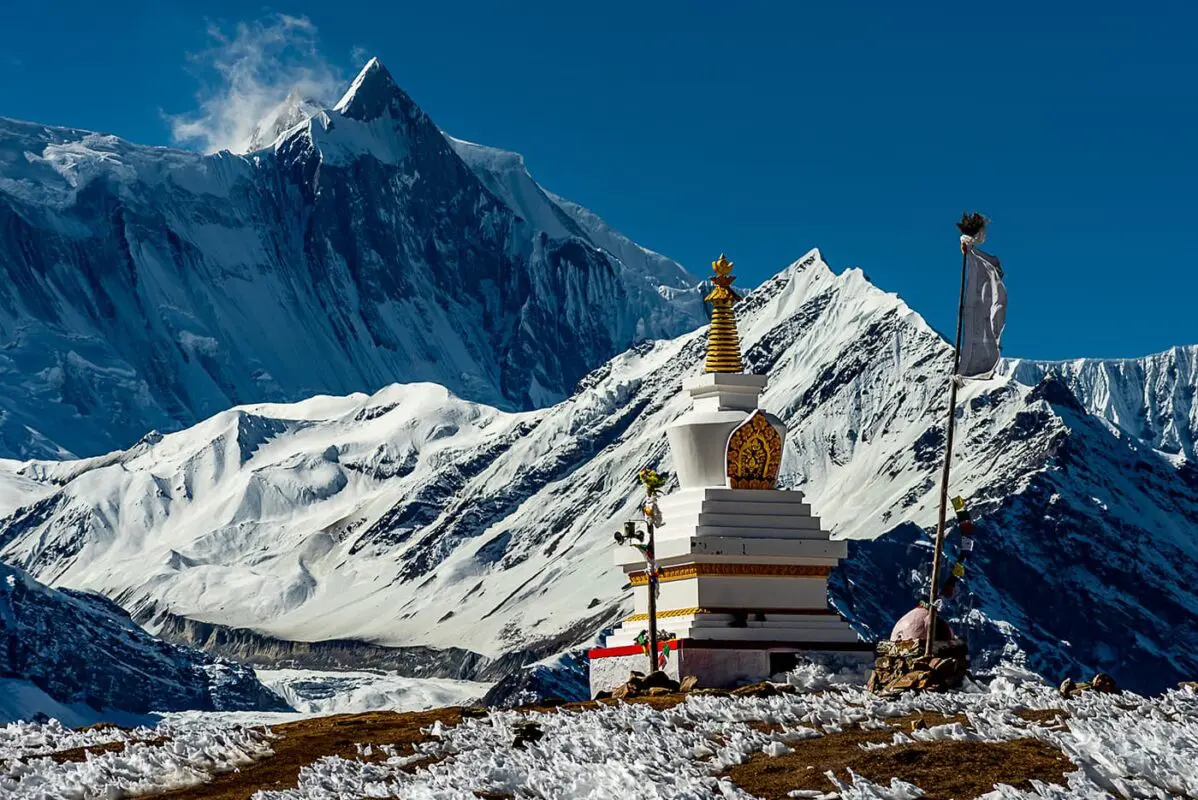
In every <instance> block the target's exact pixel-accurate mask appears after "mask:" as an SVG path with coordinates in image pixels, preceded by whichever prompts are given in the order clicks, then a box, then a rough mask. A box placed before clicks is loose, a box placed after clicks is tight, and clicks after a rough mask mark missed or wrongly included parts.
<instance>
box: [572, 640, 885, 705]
mask: <svg viewBox="0 0 1198 800" xmlns="http://www.w3.org/2000/svg"><path fill="white" fill-rule="evenodd" d="M670 647H671V652H670V653H669V655H668V656H667V657H666V665H665V667H664V668H663V671H664V672H665V673H666V674H667V675H669V676H670V677H671V678H673V679H674V680H676V681H679V682H681V681H682V679H683V678H685V677H686V676H688V675H693V676H695V678H697V679H698V681H699V683H698V686H699V687H700V688H705V689H731V688H734V687H736V686H740V685H742V684H746V683H756V682H757V681H762V680H768V679H769V678H772V677H774V676H778V675H779V674H780V673H785V672H788V671H790V670H792V669H794V668H795V666H796V665H798V664H800V663H803V662H804V661H805V660H807V659H817V660H819V661H820V662H822V663H824V664H826V665H828V666H829V667H830V668H832V669H833V670H838V669H841V668H846V667H847V668H850V669H853V670H861V671H864V670H866V669H868V667H869V666H870V665H872V664H873V657H874V648H873V645H871V644H869V643H867V642H859V641H852V642H804V643H801V644H795V643H788V642H765V641H762V642H753V643H751V644H740V643H737V642H729V641H711V640H702V639H679V640H676V641H672V642H670ZM589 655H590V666H591V697H595V696H597V695H598V694H599V693H600V692H611V691H614V690H615V688H616V687H618V686H620V685H621V684H623V683H625V682H627V681H628V676H629V674H630V673H631V672H634V671H635V672H640V673H647V672H648V671H649V657H648V656H647V655H646V654H645V652H644V651H643V650H642V649H641V648H640V647H639V646H638V645H635V644H634V645H629V646H623V647H600V648H596V649H594V650H591V651H590V654H589Z"/></svg>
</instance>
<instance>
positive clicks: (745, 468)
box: [727, 411, 782, 489]
mask: <svg viewBox="0 0 1198 800" xmlns="http://www.w3.org/2000/svg"><path fill="white" fill-rule="evenodd" d="M727 463H728V484H729V486H731V487H732V488H733V489H773V488H774V486H775V485H776V484H777V482H778V469H779V468H780V467H781V466H782V435H781V434H779V433H778V431H777V430H776V429H775V428H774V426H773V425H771V424H770V423H769V420H767V419H766V418H765V414H763V413H761V411H754V412H753V415H752V416H751V417H749V418H748V419H747V420H745V421H744V422H743V423H741V425H740V427H738V428H737V429H736V430H734V431H732V435H731V436H729V437H728V461H727Z"/></svg>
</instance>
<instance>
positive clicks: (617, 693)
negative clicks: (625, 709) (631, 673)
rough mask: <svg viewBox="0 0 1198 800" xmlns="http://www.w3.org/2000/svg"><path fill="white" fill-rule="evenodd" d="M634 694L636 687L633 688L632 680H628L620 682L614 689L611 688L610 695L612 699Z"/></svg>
mask: <svg viewBox="0 0 1198 800" xmlns="http://www.w3.org/2000/svg"><path fill="white" fill-rule="evenodd" d="M635 694H636V689H634V688H633V687H632V681H629V682H628V683H622V684H620V685H619V686H617V687H616V688H615V689H613V690H612V693H611V697H612V699H613V700H623V699H624V698H625V697H628V696H629V695H635Z"/></svg>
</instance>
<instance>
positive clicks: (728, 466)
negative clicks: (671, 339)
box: [590, 256, 873, 695]
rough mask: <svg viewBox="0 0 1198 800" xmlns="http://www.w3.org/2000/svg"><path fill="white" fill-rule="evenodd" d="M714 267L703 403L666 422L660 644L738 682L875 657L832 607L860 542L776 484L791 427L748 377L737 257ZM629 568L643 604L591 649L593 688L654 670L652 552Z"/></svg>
mask: <svg viewBox="0 0 1198 800" xmlns="http://www.w3.org/2000/svg"><path fill="white" fill-rule="evenodd" d="M712 267H713V268H714V269H715V272H716V277H715V278H714V283H715V284H716V288H715V289H714V290H713V291H712V292H711V294H709V295H708V297H707V300H708V301H709V302H711V303H712V306H713V313H712V322H711V328H710V331H709V333H708V344H707V360H706V363H705V369H704V373H703V374H702V375H698V376H696V377H693V378H687V379H685V380H684V381H683V384H682V388H683V390H684V391H686V392H689V393H690V395H691V398H692V400H693V407H692V409H691V410H690V411H689V412H687V413H686V414H684V415H683V416H682V417H681V418H680V419H678V421H676V422H675V423H674V424H673V425H671V426H670V427H669V429H668V430H667V436H668V438H669V443H670V450H671V452H672V454H673V457H674V468H675V470H676V473H677V476H678V483H679V489H678V491H676V492H674V493H673V494H669V495H664V496H661V497H660V498H658V509H659V510H660V513H661V519H660V522H659V523H658V524H657V526H656V530H655V539H656V547H655V556H656V563H657V566H658V581H659V583H660V594H659V595H658V597H657V603H656V606H657V615H656V616H657V627H658V630H659V640H660V639H661V638H662V636H663V634H664V636H665V637H666V638H669V637H670V636H671V635H672V636H673V637H674V638H672V639H669V644H670V650H671V652H670V653H669V654H668V655H667V658H666V666H665V670H666V672H667V673H669V674H670V675H671V676H672V677H673V678H675V679H676V680H679V679H681V678H682V677H683V676H686V675H694V676H695V677H696V678H698V680H699V685H700V686H703V687H726V686H731V685H734V684H737V683H742V682H746V681H755V680H764V679H766V678H768V677H770V676H771V675H774V674H776V673H778V672H784V671H786V670H787V669H789V668H790V667H791V666H793V664H794V663H795V660H796V655H797V654H799V653H811V652H823V653H840V654H844V655H847V656H850V658H853V659H855V660H856V659H861V660H864V661H868V660H869V659H871V658H872V652H873V650H872V647H871V646H870V645H869V644H868V643H865V642H860V641H859V640H858V638H857V635H856V634H855V633H854V632H853V630H852V629H851V628H850V627H849V625H848V624H847V623H846V622H845V621H844V620H843V619H841V618H840V616H839V615H838V614H837V613H836V612H835V611H834V610H833V609H830V608H829V607H828V602H827V590H828V574H829V572H830V571H831V569H832V568H833V567H834V566H836V564H837V562H839V561H840V559H842V558H844V557H845V555H846V554H847V546H846V544H845V542H843V541H836V542H833V541H829V538H828V533H827V531H824V530H822V529H821V528H820V521H819V518H818V517H814V516H812V514H811V507H810V506H809V505H808V504H807V503H805V502H803V494H802V492H799V491H795V490H780V489H777V488H776V484H777V479H778V470H779V467H780V466H781V461H782V450H783V447H784V444H785V440H786V426H785V424H783V422H782V421H781V420H780V419H778V418H777V417H776V416H774V415H773V414H771V413H769V412H768V411H766V410H764V409H762V408H760V405H759V401H760V398H761V393H762V392H763V391H764V390H765V386H766V377H765V376H764V375H746V374H744V373H743V367H742V359H741V355H740V343H739V338H738V336H737V332H736V322H735V318H734V317H733V314H732V303H733V302H735V301H736V300H738V299H739V298H738V297H737V295H736V294H735V293H734V292H733V291H732V290H731V288H730V284H731V283H732V280H733V278H732V276H731V274H730V273H731V270H732V264H731V263H730V262H728V261H727V260H726V259H725V258H724V257H723V256H720V260H719V261H716V262H714V263H713V264H712ZM616 563H617V564H618V565H619V566H621V567H622V568H623V569H624V572H625V574H626V575H627V576H628V581H629V582H630V583H631V584H632V586H633V588H634V592H635V601H634V602H635V607H634V610H633V614H632V615H631V616H629V617H628V618H626V619H625V620H624V621H623V623H622V624H621V625H620V626H619V627H617V628H616V630H615V631H614V632H613V633H612V635H611V636H609V637H607V640H606V642H605V645H604V647H601V648H597V649H595V650H592V651H591V653H590V656H591V694H592V695H595V694H598V693H599V692H601V691H610V690H611V689H613V688H615V687H616V686H618V685H620V684H622V683H624V682H625V681H626V680H628V675H629V672H630V671H631V670H637V671H640V672H644V671H645V670H646V669H647V666H648V658H647V653H646V652H645V651H644V650H643V649H642V647H641V646H640V645H638V644H637V637H638V635H639V634H640V633H641V632H642V631H643V630H645V628H646V627H647V625H648V612H649V608H648V591H647V587H648V583H649V575H648V573H647V564H646V560H645V556H644V554H643V553H642V552H641V551H640V550H637V549H636V548H634V547H631V546H622V547H620V548H619V549H618V551H617V554H616Z"/></svg>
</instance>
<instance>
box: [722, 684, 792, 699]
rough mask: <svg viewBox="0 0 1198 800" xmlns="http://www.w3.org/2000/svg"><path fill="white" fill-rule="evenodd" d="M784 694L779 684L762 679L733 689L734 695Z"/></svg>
mask: <svg viewBox="0 0 1198 800" xmlns="http://www.w3.org/2000/svg"><path fill="white" fill-rule="evenodd" d="M780 694H782V692H781V691H779V690H778V686H777V684H773V683H770V682H769V681H761V682H760V683H750V684H749V685H748V686H741V687H739V688H737V689H733V690H732V696H733V697H777V696H778V695H780Z"/></svg>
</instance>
